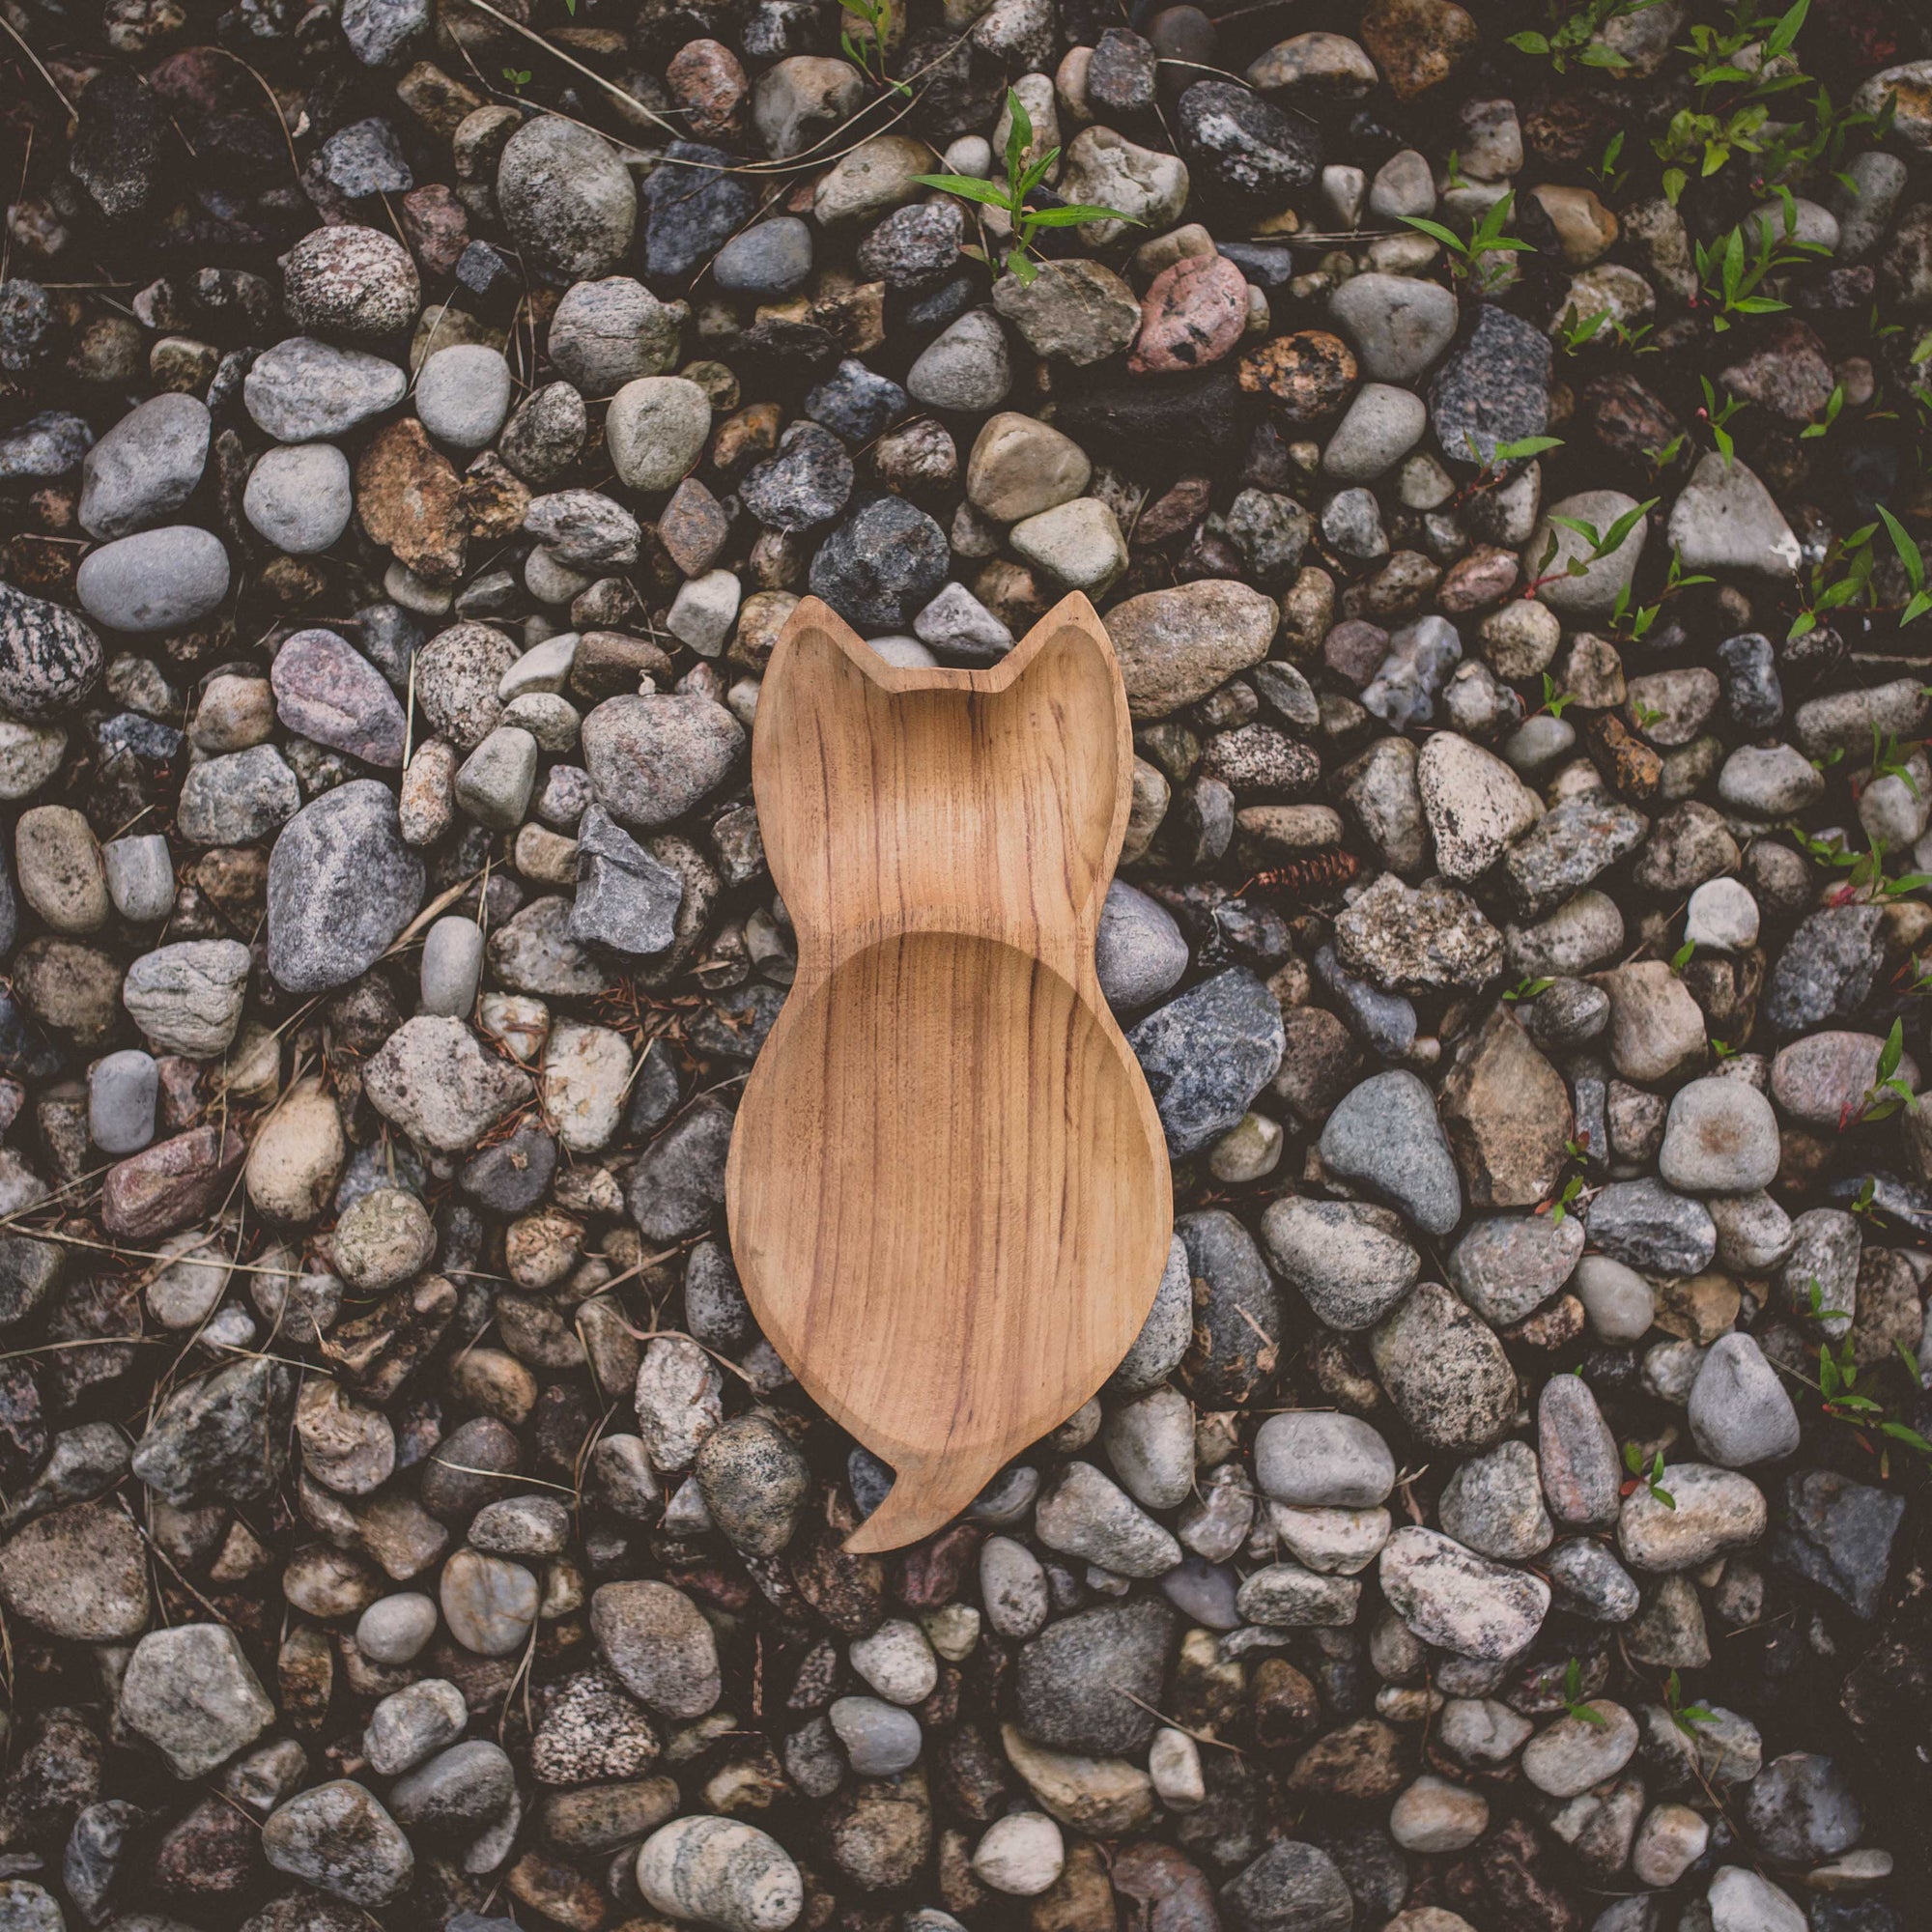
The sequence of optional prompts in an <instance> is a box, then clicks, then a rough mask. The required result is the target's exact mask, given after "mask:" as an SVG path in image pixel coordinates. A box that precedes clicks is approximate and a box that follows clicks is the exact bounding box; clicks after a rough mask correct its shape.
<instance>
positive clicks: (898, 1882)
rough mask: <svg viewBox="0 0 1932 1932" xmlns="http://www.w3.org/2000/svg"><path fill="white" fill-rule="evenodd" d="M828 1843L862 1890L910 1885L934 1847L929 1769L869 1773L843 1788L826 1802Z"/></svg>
mask: <svg viewBox="0 0 1932 1932" xmlns="http://www.w3.org/2000/svg"><path fill="white" fill-rule="evenodd" d="M825 1849H826V1852H827V1854H828V1856H829V1858H830V1861H831V1862H832V1864H833V1865H835V1866H836V1867H837V1868H838V1871H839V1873H840V1874H841V1875H842V1876H843V1877H844V1878H846V1879H847V1880H849V1881H850V1882H851V1883H852V1884H853V1885H855V1886H857V1887H858V1888H859V1889H860V1890H861V1891H896V1890H897V1889H899V1888H900V1887H901V1886H907V1885H910V1884H911V1883H912V1882H913V1880H914V1879H915V1878H917V1877H918V1876H919V1873H920V1869H921V1867H923V1865H924V1863H925V1861H926V1858H927V1856H928V1854H929V1853H930V1852H931V1849H932V1801H931V1799H930V1798H929V1797H928V1795H927V1792H926V1785H925V1776H924V1774H923V1772H919V1771H909V1772H905V1773H903V1774H902V1775H901V1776H897V1777H877V1778H867V1779H864V1780H862V1781H861V1782H859V1783H857V1784H854V1785H850V1786H848V1787H847V1788H846V1789H844V1790H843V1791H841V1792H839V1793H838V1796H837V1797H836V1798H835V1799H834V1800H833V1801H832V1803H831V1804H830V1805H828V1806H827V1807H826V1813H825Z"/></svg>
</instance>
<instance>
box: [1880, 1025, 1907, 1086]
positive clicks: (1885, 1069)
mask: <svg viewBox="0 0 1932 1932" xmlns="http://www.w3.org/2000/svg"><path fill="white" fill-rule="evenodd" d="M1904 1057H1905V1022H1904V1021H1903V1020H1902V1019H1896V1020H1893V1021H1892V1023H1891V1031H1890V1032H1889V1034H1887V1035H1886V1037H1885V1044H1884V1045H1883V1046H1882V1047H1880V1048H1879V1050H1878V1081H1877V1083H1876V1084H1877V1085H1879V1086H1881V1087H1882V1086H1884V1084H1885V1083H1886V1082H1887V1081H1888V1080H1889V1079H1890V1078H1891V1076H1892V1075H1893V1074H1894V1073H1896V1072H1897V1071H1898V1063H1899V1062H1900V1061H1901V1060H1902V1059H1903V1058H1904Z"/></svg>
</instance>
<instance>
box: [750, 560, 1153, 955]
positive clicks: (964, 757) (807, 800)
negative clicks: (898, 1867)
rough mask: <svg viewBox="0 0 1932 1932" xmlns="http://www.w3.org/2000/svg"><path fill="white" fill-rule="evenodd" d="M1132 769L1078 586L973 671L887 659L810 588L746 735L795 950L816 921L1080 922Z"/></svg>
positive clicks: (1023, 937)
mask: <svg viewBox="0 0 1932 1932" xmlns="http://www.w3.org/2000/svg"><path fill="white" fill-rule="evenodd" d="M1132 770H1133V742H1132V734H1131V726H1130V724H1129V720H1128V716H1127V709H1126V699H1125V696H1124V694H1123V693H1122V687H1121V678H1120V671H1119V668H1118V667H1117V666H1116V664H1115V660H1114V653H1113V646H1112V645H1111V644H1110V643H1109V641H1108V639H1107V634H1106V631H1105V630H1104V629H1103V628H1102V626H1101V623H1100V620H1099V618H1098V616H1097V615H1096V614H1095V613H1094V607H1093V606H1092V605H1091V604H1090V603H1089V602H1088V601H1087V599H1086V598H1085V597H1083V596H1080V595H1078V594H1077V593H1076V594H1075V595H1073V596H1070V597H1067V598H1065V599H1064V600H1063V601H1062V602H1061V603H1059V604H1057V605H1056V606H1055V607H1054V608H1053V609H1052V610H1051V611H1048V612H1047V613H1046V615H1045V616H1043V617H1042V618H1041V619H1040V620H1039V622H1038V623H1037V624H1036V625H1035V626H1034V628H1033V629H1032V630H1031V631H1029V632H1028V633H1027V635H1026V637H1025V638H1024V639H1022V640H1021V641H1020V642H1019V643H1018V644H1017V645H1015V646H1014V648H1013V649H1012V650H1011V651H1010V652H1009V654H1008V655H1007V657H1005V658H1004V659H1003V660H1002V661H1001V662H1000V663H999V664H997V665H995V666H993V667H992V668H989V669H985V670H953V669H942V668H924V667H922V668H904V667H900V666H895V665H890V664H888V663H887V662H886V661H885V660H884V659H883V658H881V657H880V656H879V655H878V653H877V652H876V651H874V650H873V649H872V648H871V646H870V645H869V644H867V643H866V642H865V640H864V639H861V638H860V637H859V636H858V635H857V634H856V633H855V632H854V631H853V630H852V629H851V628H850V627H849V626H848V625H847V624H846V623H845V622H844V620H843V619H842V618H840V617H839V616H838V613H837V612H836V611H833V610H832V609H831V608H830V606H828V605H826V604H823V603H821V602H820V601H819V600H818V599H816V598H810V597H809V598H807V599H806V600H805V601H804V602H803V603H801V604H800V606H799V608H798V610H797V611H795V612H794V613H793V615H792V617H791V619H790V620H789V622H788V623H787V624H786V625H785V628H784V630H783V632H782V633H781V636H780V638H779V641H778V643H777V644H776V646H775V647H774V649H773V652H772V658H771V663H770V665H769V667H768V668H767V670H766V673H765V678H764V682H763V685H762V686H761V688H760V692H759V696H758V710H757V718H756V723H755V725H754V727H753V747H752V772H753V788H754V791H755V794H756V797H757V803H758V813H759V820H760V825H761V829H762V831H763V836H764V840H765V850H766V856H767V859H768V860H769V862H770V865H771V869H772V876H773V878H774V880H775V881H776V882H777V885H778V888H779V891H780V893H781V895H782V896H783V898H784V901H785V905H786V908H787V910H788V911H789V912H790V914H791V918H792V923H793V924H794V926H795V927H796V928H797V929H798V931H799V934H800V945H801V951H802V952H803V951H804V950H805V949H806V948H807V947H808V946H809V945H810V935H811V934H812V933H813V932H814V931H816V932H819V933H830V932H834V931H837V932H841V933H848V932H857V931H859V930H860V929H861V928H864V929H865V931H867V932H869V933H874V934H875V933H876V932H877V931H879V930H882V929H891V928H893V927H896V928H897V929H909V928H917V927H922V926H931V927H936V928H944V929H952V930H964V931H976V932H986V933H989V934H996V935H998V936H1000V937H1003V938H1007V939H1009V940H1011V941H1013V942H1014V943H1016V944H1021V945H1024V944H1026V942H1027V937H1028V934H1029V932H1030V931H1031V930H1033V929H1034V928H1035V927H1037V926H1041V925H1049V926H1061V927H1064V926H1065V923H1066V908H1067V907H1068V906H1070V907H1071V908H1073V911H1074V914H1075V916H1076V918H1077V919H1079V920H1080V921H1082V922H1084V923H1087V924H1088V925H1090V926H1091V924H1092V923H1094V922H1095V921H1097V919H1098V916H1099V901H1100V899H1101V897H1102V895H1103V894H1104V890H1105V881H1106V880H1107V879H1108V878H1110V877H1111V876H1112V873H1113V869H1114V863H1115V861H1116V859H1117V858H1118V856H1119V853H1120V848H1121V841H1122V838H1123V837H1124V835H1125V831H1126V818H1127V808H1128V803H1129V793H1130V787H1131V782H1132ZM996 828H997V829H999V831H1000V832H1001V834H1002V837H1001V838H999V839H997V840H996V839H995V838H994V837H993V834H994V831H995V829H996ZM1015 850H1018V851H1021V852H1023V854H1024V859H1023V863H1020V864H1014V863H1013V862H1012V860H1011V858H1010V856H1009V855H1010V854H1012V853H1013V852H1014V851H1015ZM1049 900H1050V901H1052V903H1051V905H1048V904H1047V903H1045V902H1046V901H1049ZM1049 912H1051V913H1052V914H1053V917H1051V918H1049V917H1048V916H1047V915H1048V913H1049Z"/></svg>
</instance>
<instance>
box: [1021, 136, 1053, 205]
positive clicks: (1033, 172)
mask: <svg viewBox="0 0 1932 1932" xmlns="http://www.w3.org/2000/svg"><path fill="white" fill-rule="evenodd" d="M1059 158H1060V150H1059V149H1058V148H1049V149H1048V150H1047V151H1046V153H1045V154H1043V155H1042V156H1040V157H1039V159H1038V160H1037V161H1035V162H1034V164H1033V165H1032V166H1031V167H1030V168H1028V169H1027V171H1026V173H1025V174H1023V175H1022V176H1021V177H1020V185H1019V196H1020V199H1021V200H1022V201H1024V200H1025V199H1026V198H1027V196H1028V195H1030V194H1031V193H1032V192H1033V191H1034V189H1035V188H1037V186H1038V185H1040V183H1041V182H1043V181H1044V180H1045V179H1046V178H1047V176H1048V175H1049V174H1050V173H1051V172H1052V170H1053V164H1054V162H1055V161H1057V160H1058V159H1059Z"/></svg>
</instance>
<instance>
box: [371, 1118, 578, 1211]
mask: <svg viewBox="0 0 1932 1932" xmlns="http://www.w3.org/2000/svg"><path fill="white" fill-rule="evenodd" d="M555 1172H556V1143H555V1141H554V1140H553V1139H552V1138H551V1137H550V1135H549V1134H547V1133H545V1132H544V1130H543V1129H542V1128H541V1127H540V1126H537V1125H535V1124H534V1123H533V1122H527V1121H526V1122H524V1124H523V1125H522V1126H520V1127H519V1128H518V1129H517V1131H516V1132H515V1133H514V1134H512V1135H511V1136H510V1138H509V1139H508V1140H506V1141H502V1142H499V1143H498V1144H497V1146H496V1147H493V1148H485V1149H484V1150H483V1151H481V1152H480V1153H475V1154H471V1155H470V1157H469V1159H468V1160H467V1161H465V1162H464V1164H463V1172H462V1173H461V1174H460V1175H459V1176H458V1177H457V1185H458V1186H460V1187H461V1188H462V1189H463V1191H464V1193H466V1194H467V1195H469V1198H470V1199H471V1200H472V1201H474V1202H475V1203H476V1204H477V1206H478V1207H480V1208H489V1209H490V1210H491V1211H492V1212H493V1213H497V1214H526V1213H527V1212H528V1211H529V1210H530V1209H531V1208H534V1207H535V1206H536V1205H537V1203H538V1202H539V1201H541V1200H542V1199H543V1198H544V1196H545V1194H547V1193H548V1192H549V1191H550V1181H551V1176H552V1175H553V1174H554V1173H555ZM338 1211H339V1210H338Z"/></svg>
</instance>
